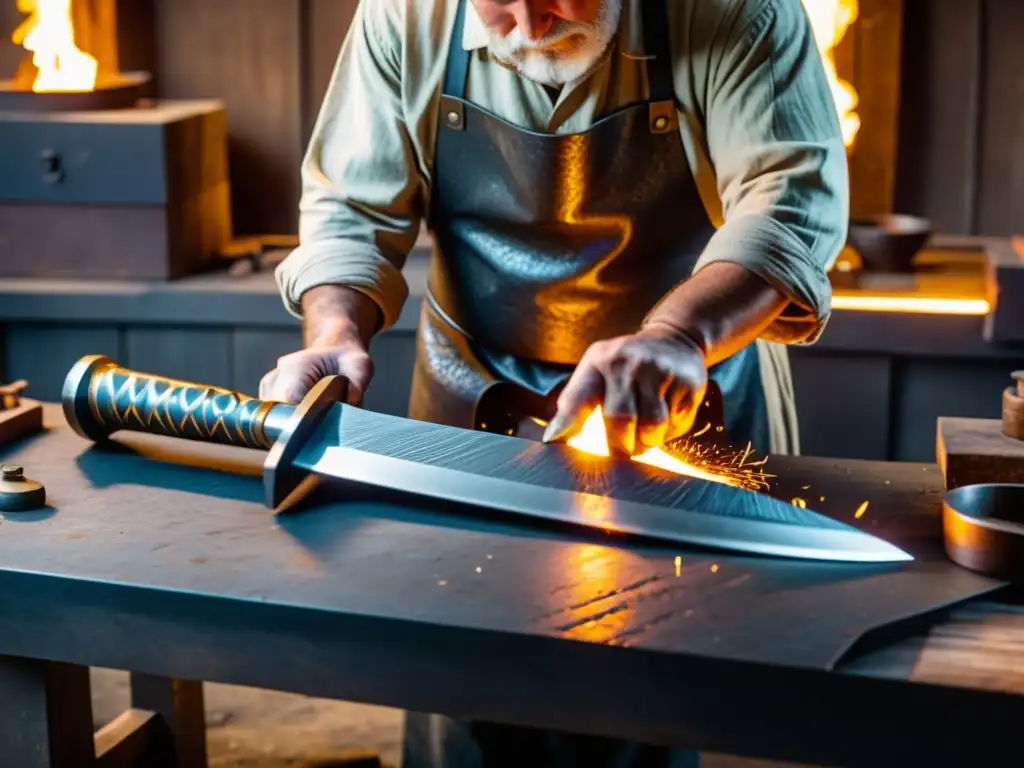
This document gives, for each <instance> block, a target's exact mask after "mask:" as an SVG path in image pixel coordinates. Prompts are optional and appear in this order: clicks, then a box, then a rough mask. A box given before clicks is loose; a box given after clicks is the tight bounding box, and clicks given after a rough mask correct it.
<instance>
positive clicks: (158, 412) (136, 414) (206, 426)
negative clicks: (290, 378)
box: [89, 364, 275, 449]
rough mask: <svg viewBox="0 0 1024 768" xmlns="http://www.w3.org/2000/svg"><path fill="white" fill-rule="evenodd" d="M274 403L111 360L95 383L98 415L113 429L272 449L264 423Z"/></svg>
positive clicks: (92, 398)
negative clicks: (138, 371) (146, 372)
mask: <svg viewBox="0 0 1024 768" xmlns="http://www.w3.org/2000/svg"><path fill="white" fill-rule="evenodd" d="M274 405H275V404H274V403H269V402H264V401H262V400H257V399H256V398H252V397H249V396H247V395H243V394H240V393H238V392H233V391H231V390H229V389H224V388H221V387H212V386H207V385H203V384H194V383H192V382H187V381H179V380H177V379H169V378H164V377H160V376H152V375H149V374H143V373H137V372H135V371H129V370H126V369H124V368H120V367H119V366H117V365H116V364H111V365H108V366H105V367H103V368H101V369H99V370H98V371H97V372H96V373H95V374H94V376H93V378H92V381H91V382H90V383H89V408H90V410H91V411H92V414H93V417H94V418H95V419H96V420H97V421H98V422H99V423H100V424H104V425H106V426H109V427H110V428H111V429H112V430H118V429H128V430H134V431H137V432H149V433H154V434H162V435H168V436H171V437H181V438H186V439H192V440H202V441H206V442H216V443H225V444H228V445H237V446H241V447H246V448H263V449H266V448H269V447H270V445H271V443H270V441H269V440H268V439H267V436H266V434H265V433H264V430H263V422H264V420H265V419H266V416H267V413H269V411H270V409H271V408H272V407H273V406H274Z"/></svg>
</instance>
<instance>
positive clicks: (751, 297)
mask: <svg viewBox="0 0 1024 768" xmlns="http://www.w3.org/2000/svg"><path fill="white" fill-rule="evenodd" d="M787 303H788V299H787V298H786V297H785V296H783V294H782V293H781V292H780V291H778V290H776V289H775V288H773V287H772V286H771V285H770V284H769V283H767V282H766V281H765V280H764V279H763V278H761V277H759V276H758V275H756V274H754V273H753V272H751V271H750V270H749V269H747V268H746V267H743V266H740V265H739V264H733V263H731V262H725V261H722V262H716V263H714V264H709V265H708V266H707V267H705V268H704V269H702V270H701V271H700V272H698V273H697V274H696V275H694V276H693V277H692V278H690V279H689V280H687V281H686V282H684V283H682V284H681V285H680V286H679V287H677V288H676V289H675V290H673V291H672V292H671V293H670V294H669V295H668V296H666V297H665V298H664V299H663V300H662V301H661V303H659V304H658V306H657V307H655V308H654V310H653V311H652V312H651V313H650V314H649V315H648V316H647V318H646V320H645V321H644V328H645V329H650V330H651V331H657V332H666V333H669V334H674V335H677V336H680V337H685V338H687V339H689V340H690V341H693V342H695V343H697V344H698V345H700V346H701V347H702V348H703V350H704V352H705V355H706V359H707V365H708V367H710V366H712V365H715V364H716V363H720V362H721V361H723V360H725V359H726V358H728V357H731V356H732V355H734V354H736V353H737V352H739V351H740V350H741V349H743V348H744V347H746V346H748V345H749V344H751V343H753V342H754V341H755V340H757V338H758V337H759V336H760V335H761V333H762V332H763V331H764V330H765V329H766V328H768V326H770V325H771V324H772V323H773V322H774V321H775V319H776V318H777V317H778V316H779V314H780V313H781V312H782V311H783V310H784V309H785V308H786V305H787Z"/></svg>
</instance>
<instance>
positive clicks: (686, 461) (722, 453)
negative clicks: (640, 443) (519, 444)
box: [567, 408, 771, 490]
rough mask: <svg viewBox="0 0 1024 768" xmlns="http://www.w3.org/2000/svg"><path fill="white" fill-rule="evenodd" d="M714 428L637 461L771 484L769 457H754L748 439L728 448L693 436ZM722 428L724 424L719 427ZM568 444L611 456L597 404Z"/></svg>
mask: <svg viewBox="0 0 1024 768" xmlns="http://www.w3.org/2000/svg"><path fill="white" fill-rule="evenodd" d="M710 428H711V425H710V424H708V425H706V426H705V427H703V428H702V429H700V430H698V431H696V432H694V433H693V435H692V436H691V437H689V438H684V439H682V440H677V441H675V442H673V443H670V444H668V445H666V446H663V447H661V448H650V449H648V450H646V451H644V452H643V453H641V454H639V455H637V456H634V457H633V461H636V462H639V463H640V464H647V465H649V466H652V467H658V468H660V469H664V470H666V471H668V472H673V473H675V474H677V475H684V476H686V477H694V478H699V479H701V480H711V481H713V482H716V483H722V484H723V485H732V486H735V487H737V488H746V489H748V490H765V489H767V488H768V487H769V483H768V479H769V478H770V477H771V475H769V474H767V473H766V472H765V471H764V464H765V461H766V460H767V459H760V460H757V461H751V456H752V454H753V449H752V448H751V446H750V444H749V443H748V444H747V446H746V448H744V449H743V450H742V451H727V450H723V449H719V448H713V447H710V446H704V445H700V444H699V443H697V442H695V441H694V440H693V437H697V436H699V435H701V434H703V433H705V432H707V431H708V430H709V429H710ZM717 429H718V430H721V429H722V428H721V427H718V428H717ZM567 442H568V444H569V445H571V446H572V447H573V448H575V449H577V450H579V451H582V452H584V453H589V454H592V455H594V456H609V455H610V453H611V451H610V449H609V448H608V437H607V434H606V432H605V425H604V417H603V416H602V413H601V409H600V408H597V409H595V410H594V412H593V413H591V414H590V416H589V417H588V418H587V420H586V421H585V422H584V423H583V427H582V429H580V431H579V433H578V434H577V435H575V436H574V437H572V438H570V439H569V440H568V441H567Z"/></svg>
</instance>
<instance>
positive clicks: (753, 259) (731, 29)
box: [697, 0, 849, 344]
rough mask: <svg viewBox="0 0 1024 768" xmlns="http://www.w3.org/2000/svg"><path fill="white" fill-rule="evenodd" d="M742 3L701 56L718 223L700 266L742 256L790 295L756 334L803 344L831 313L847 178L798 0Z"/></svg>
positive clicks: (821, 75) (837, 131) (823, 80)
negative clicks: (706, 56) (706, 57)
mask: <svg viewBox="0 0 1024 768" xmlns="http://www.w3.org/2000/svg"><path fill="white" fill-rule="evenodd" d="M757 6H758V4H757V3H753V2H745V3H741V4H740V7H741V8H743V12H742V13H739V14H738V15H737V17H736V18H734V19H733V20H732V21H731V24H730V25H727V27H726V30H725V31H724V32H723V33H722V34H723V38H722V39H720V40H719V41H718V42H719V43H720V44H718V45H715V46H714V48H715V52H714V54H713V55H712V57H711V60H710V61H709V67H708V91H707V96H706V100H705V101H706V103H705V109H706V124H707V142H708V149H709V152H710V157H711V161H712V164H713V165H714V167H715V174H716V177H717V183H718V193H719V196H720V198H721V201H722V213H723V219H724V221H723V223H722V225H721V226H720V227H719V229H718V231H717V232H716V234H715V235H714V237H713V238H712V239H711V241H710V243H709V244H708V247H707V248H706V250H705V252H704V253H703V254H702V256H701V258H700V261H699V262H698V264H697V269H698V270H699V269H702V268H703V267H704V266H707V265H708V264H711V263H714V262H716V261H729V262H734V263H738V264H741V265H743V266H744V267H746V268H748V269H750V270H751V271H753V272H754V273H756V274H758V275H759V276H761V277H762V278H764V279H765V280H766V281H768V282H769V283H770V284H772V285H773V286H774V287H775V288H777V289H778V290H779V291H781V292H782V293H783V294H784V295H785V296H787V297H788V298H789V301H790V303H789V305H788V306H787V308H786V309H785V310H784V311H783V313H782V314H781V315H780V316H779V318H778V319H777V320H776V322H775V323H774V324H773V325H772V326H771V327H770V328H768V330H767V331H766V332H765V333H764V338H765V339H766V340H768V341H777V342H782V343H788V344H794V343H811V342H813V341H815V340H816V339H817V338H818V336H819V335H820V334H821V331H822V330H823V329H824V326H825V323H826V322H827V320H828V317H829V313H830V312H831V301H832V290H831V285H830V283H829V279H828V274H827V273H828V270H829V269H830V268H831V266H832V264H833V262H834V261H835V258H836V256H837V255H838V254H839V252H840V250H841V249H842V246H843V243H844V241H845V239H846V231H847V224H848V218H849V181H848V170H847V158H846V148H845V146H844V144H843V137H842V132H841V129H840V125H839V119H838V116H837V114H836V109H835V106H834V102H833V100H832V95H831V91H830V89H829V85H828V80H827V78H826V76H825V70H824V67H823V65H822V62H821V57H820V55H819V53H818V49H817V47H816V45H815V40H814V34H813V30H812V29H811V26H810V22H809V20H808V18H807V15H806V14H805V12H804V9H803V6H802V4H801V0H772V2H765V3H761V4H760V7H759V8H758V7H757Z"/></svg>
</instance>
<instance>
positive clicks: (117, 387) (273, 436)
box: [61, 355, 348, 509]
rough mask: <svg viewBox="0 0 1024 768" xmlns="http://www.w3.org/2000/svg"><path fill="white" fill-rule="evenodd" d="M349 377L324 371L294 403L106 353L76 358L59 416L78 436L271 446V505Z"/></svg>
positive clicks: (289, 484)
mask: <svg viewBox="0 0 1024 768" xmlns="http://www.w3.org/2000/svg"><path fill="white" fill-rule="evenodd" d="M347 389H348V382H347V381H346V380H345V379H344V378H342V377H339V376H329V377H327V378H325V379H322V380H321V381H320V382H318V383H317V384H316V385H315V386H314V387H313V388H312V389H311V390H310V392H309V394H308V395H306V397H305V398H304V399H303V401H302V402H301V403H300V404H299V405H297V406H291V405H287V404H285V403H275V402H272V401H266V400H258V399H256V398H254V397H249V396H248V395H243V394H241V393H240V392H234V391H232V390H230V389H225V388H223V387H214V386H208V385H204V384H195V383H193V382H188V381H181V380H178V379H172V378H169V377H165V376H157V375H154V374H149V373H140V372H138V371H132V370H129V369H127V368H122V367H121V366H119V365H118V364H117V363H115V362H114V361H113V360H111V359H110V358H109V357H106V356H104V355H89V356H87V357H83V358H82V359H80V360H79V361H78V362H77V363H76V364H75V365H74V367H73V368H72V369H71V371H70V372H69V373H68V375H67V378H66V379H65V381H64V389H63V392H62V395H61V401H62V405H63V409H64V418H65V419H66V420H67V422H68V424H69V425H70V426H71V428H72V429H73V430H74V431H75V432H77V433H78V434H79V435H81V436H82V437H84V438H86V439H88V440H92V441H94V442H103V441H105V440H106V439H108V438H109V437H110V436H111V435H112V434H114V433H115V432H119V431H121V430H129V431H133V432H144V433H147V434H154V435H164V436H167V437H177V438H182V439H185V440H194V441H199V442H206V443H220V444H222V445H233V446H238V447H242V448H255V449H263V450H269V453H268V455H267V458H266V461H265V462H264V464H263V484H264V497H265V502H266V504H267V506H268V507H271V508H272V509H276V508H277V507H278V506H279V505H280V504H281V503H282V502H283V501H284V500H285V499H286V498H287V497H288V496H289V495H291V493H292V492H293V491H294V490H295V489H296V488H297V487H298V485H299V484H300V483H301V482H302V481H303V480H304V479H305V477H306V473H305V472H302V471H300V470H297V469H295V467H294V466H293V465H292V461H293V459H294V458H295V455H296V454H297V453H298V452H299V449H300V448H301V446H302V443H304V442H305V440H306V438H308V437H309V436H310V435H311V434H312V433H313V431H314V430H315V429H316V427H317V426H318V425H319V423H320V419H321V418H322V416H323V415H324V413H326V412H327V411H328V410H329V408H330V406H331V405H333V404H334V403H336V402H340V401H344V399H345V394H346V392H347Z"/></svg>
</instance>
